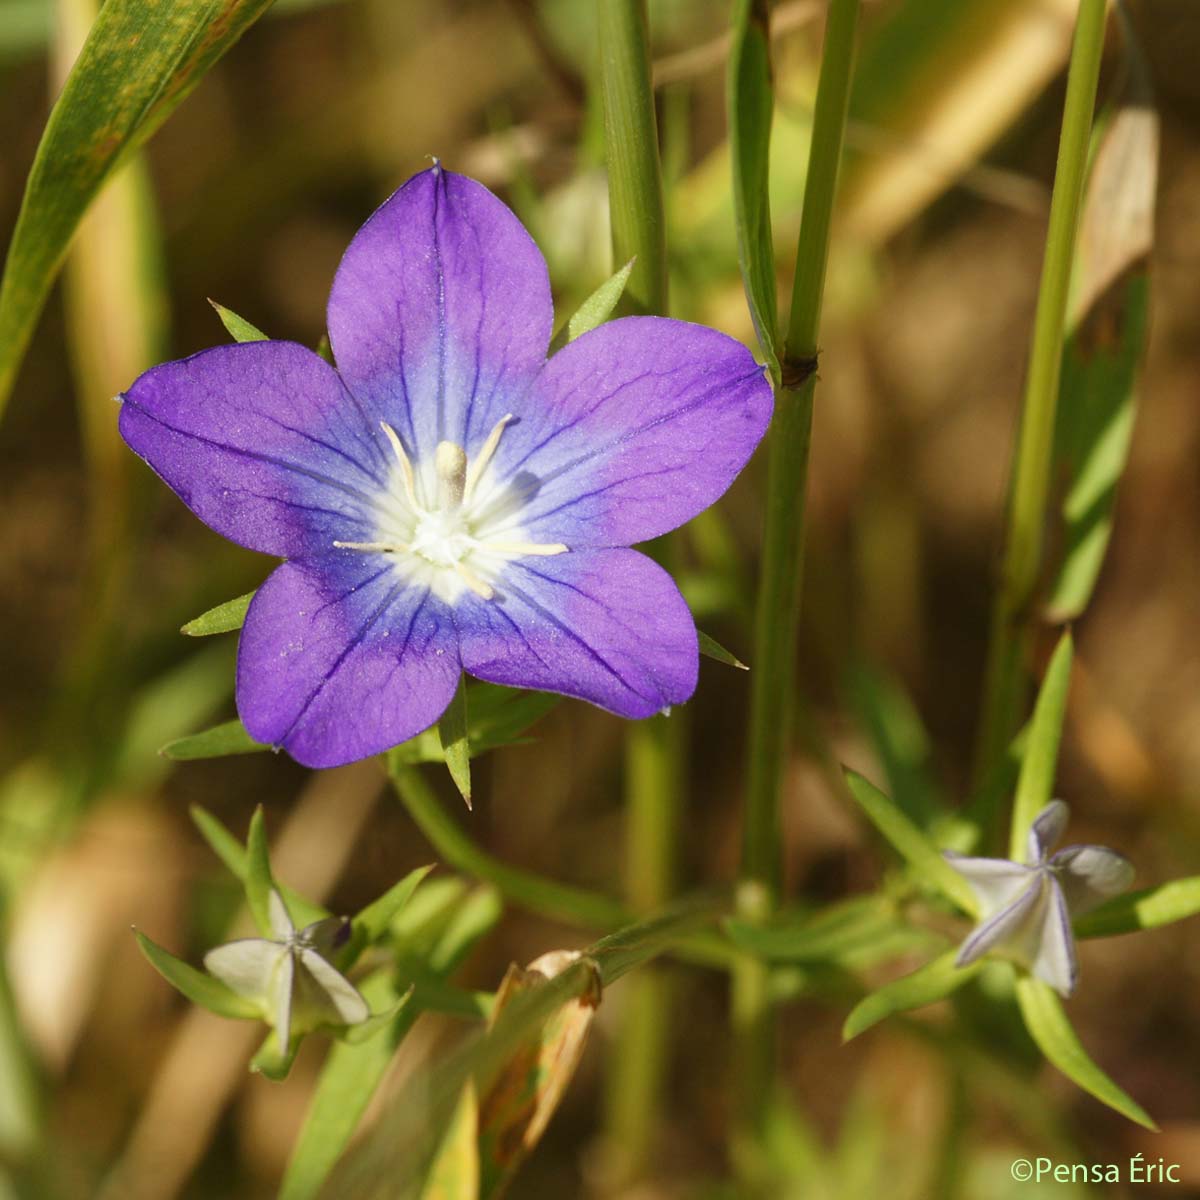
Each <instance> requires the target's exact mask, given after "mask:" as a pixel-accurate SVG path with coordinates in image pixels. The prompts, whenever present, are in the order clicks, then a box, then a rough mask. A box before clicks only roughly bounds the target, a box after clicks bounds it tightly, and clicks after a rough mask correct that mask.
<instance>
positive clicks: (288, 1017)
mask: <svg viewBox="0 0 1200 1200" xmlns="http://www.w3.org/2000/svg"><path fill="white" fill-rule="evenodd" d="M273 986H274V988H275V992H274V994H273V996H272V1008H274V1010H275V1039H276V1041H277V1042H278V1043H279V1049H280V1050H281V1051H282V1052H283V1053H284V1054H286V1053H287V1052H288V1047H289V1045H290V1044H291V1040H292V1000H293V999H294V995H293V993H294V992H295V989H296V959H295V957H294V956H293V954H292V952H291V950H288V951H287V952H286V953H285V954H284V956H283V958H282V959H280V961H279V967H278V969H277V970H276V972H275V978H274V980H273Z"/></svg>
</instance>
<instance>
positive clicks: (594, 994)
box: [479, 950, 600, 1200]
mask: <svg viewBox="0 0 1200 1200" xmlns="http://www.w3.org/2000/svg"><path fill="white" fill-rule="evenodd" d="M578 959H579V954H578V952H577V951H574V950H555V951H552V952H551V953H549V954H543V955H542V956H541V958H539V959H537V960H535V961H534V962H532V963H530V964H529V966H528V967H527V968H522V967H518V966H516V965H515V964H514V965H512V966H510V967H509V969H508V973H507V974H506V975H505V977H504V981H503V982H502V983H501V985H500V989H499V991H498V992H497V993H496V1002H495V1005H494V1007H493V1009H492V1023H493V1024H494V1023H495V1021H496V1018H497V1016H498V1015H499V1014H500V1013H501V1012H503V1010H504V1008H505V1006H506V1005H507V1004H509V1003H510V1002H511V1001H512V1000H513V999H514V997H516V996H518V995H520V994H521V993H523V992H527V991H529V990H531V989H533V988H536V987H538V986H539V985H540V984H543V983H545V982H546V981H547V980H549V979H553V978H554V976H556V975H557V974H558V973H559V972H560V971H562V970H564V969H565V968H567V967H569V966H570V965H571V964H572V963H574V962H576V961H578ZM599 1003H600V980H599V976H598V975H597V976H596V977H595V979H594V986H593V987H592V988H590V989H589V990H588V991H587V992H586V993H585V994H583V995H582V996H579V997H578V998H576V999H573V1000H570V1001H568V1002H567V1003H566V1004H564V1005H563V1006H562V1007H561V1008H560V1009H559V1010H558V1011H557V1012H556V1013H555V1014H554V1016H552V1017H551V1018H550V1019H549V1020H548V1021H547V1022H546V1023H545V1025H543V1026H542V1028H541V1030H540V1032H539V1034H538V1035H537V1036H536V1037H535V1038H532V1039H531V1040H529V1041H528V1042H526V1043H525V1044H524V1045H523V1046H522V1047H521V1048H520V1049H519V1050H518V1051H517V1053H516V1054H514V1055H513V1057H512V1058H511V1059H510V1060H509V1061H508V1063H507V1064H506V1066H505V1067H504V1069H503V1070H502V1071H501V1072H500V1074H499V1075H498V1076H497V1078H496V1080H495V1081H494V1082H493V1084H492V1085H491V1087H490V1088H488V1090H487V1092H486V1093H485V1094H484V1095H483V1096H482V1097H481V1099H480V1103H479V1162H480V1187H479V1196H480V1200H493V1198H494V1197H498V1196H501V1195H502V1194H503V1193H504V1191H505V1190H506V1188H507V1187H508V1185H509V1184H510V1183H511V1182H512V1179H513V1176H514V1175H515V1174H516V1173H517V1170H518V1169H519V1168H520V1166H521V1164H522V1163H523V1162H524V1161H525V1159H526V1158H527V1157H528V1156H529V1154H530V1152H531V1151H532V1150H533V1148H534V1146H536V1145H537V1143H538V1141H539V1140H540V1139H541V1136H542V1134H543V1133H545V1131H546V1126H547V1125H548V1124H549V1123H550V1118H551V1117H552V1116H553V1115H554V1111H555V1109H556V1108H558V1104H559V1101H560V1100H561V1099H562V1097H563V1093H564V1092H565V1091H566V1089H567V1085H568V1084H569V1083H570V1082H571V1078H572V1076H573V1075H574V1074H575V1068H576V1067H577V1066H578V1065H579V1058H580V1056H581V1055H582V1053H583V1047H584V1044H585V1043H586V1041H587V1035H588V1030H589V1028H590V1027H591V1023H592V1017H593V1015H594V1014H595V1011H596V1006H597V1005H598V1004H599Z"/></svg>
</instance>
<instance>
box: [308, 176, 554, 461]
mask: <svg viewBox="0 0 1200 1200" xmlns="http://www.w3.org/2000/svg"><path fill="white" fill-rule="evenodd" d="M553 319H554V310H553V305H552V303H551V299H550V281H549V277H548V275H547V272H546V264H545V261H544V260H543V258H542V255H541V252H540V251H539V250H538V248H537V247H536V246H535V245H534V244H533V241H532V239H531V238H530V237H529V234H528V233H526V232H525V229H524V228H523V226H522V225H521V223H520V221H518V220H517V218H516V217H515V216H514V215H513V213H512V212H511V211H510V210H509V209H508V208H507V207H506V206H505V205H504V204H502V203H501V202H500V201H499V200H498V199H497V198H496V197H495V196H493V195H492V193H491V192H489V191H488V190H487V188H485V187H484V186H483V185H482V184H479V183H476V182H475V181H474V180H473V179H468V178H466V177H465V176H463V175H455V174H453V173H452V172H450V171H445V170H442V168H441V167H440V166H434V167H433V168H432V169H431V170H428V171H424V172H422V173H421V174H419V175H414V176H413V177H412V178H411V179H410V180H409V181H408V182H407V183H406V184H404V186H403V187H401V188H400V190H399V191H397V192H396V193H395V194H394V195H393V196H392V197H391V199H389V200H387V201H385V202H384V204H383V205H382V206H381V207H380V208H379V209H377V210H376V211H375V213H374V214H373V215H372V216H371V217H370V218H369V219H368V220H367V222H366V224H365V225H363V227H362V228H361V229H360V230H359V231H358V233H357V234H355V236H354V240H353V241H352V242H351V243H350V246H349V248H348V249H347V251H346V253H345V256H344V257H343V258H342V262H341V265H340V266H339V267H338V271H337V275H336V277H335V278H334V281H333V289H332V291H331V292H330V296H329V311H328V323H329V338H330V342H331V344H332V346H333V352H334V357H335V358H336V359H337V364H338V369H339V370H340V371H341V374H342V377H343V378H344V379H345V381H346V385H347V387H349V389H350V390H351V391H352V392H353V393H354V395H355V396H356V397H357V398H358V399H359V400H360V401H361V402H362V403H363V404H364V405H366V406H367V407H368V408H369V409H370V410H371V412H372V414H373V417H374V423H376V424H377V423H378V421H379V420H385V421H387V422H388V423H389V424H390V425H392V426H393V427H394V428H395V429H396V430H397V432H398V433H399V434H400V435H401V437H402V438H403V439H404V440H405V441H406V442H407V449H408V451H409V453H410V455H412V456H413V457H414V458H415V459H417V460H424V459H427V458H429V457H431V456H432V453H433V450H434V447H435V446H436V445H437V443H438V442H439V441H443V440H449V441H452V442H456V443H458V444H459V445H461V446H464V447H466V448H467V450H468V452H474V451H475V450H476V449H477V447H478V445H479V444H481V443H482V442H483V440H484V439H485V438H486V437H487V434H488V432H489V431H490V430H491V428H492V427H493V426H494V425H495V424H496V422H497V421H498V420H500V418H501V417H503V416H504V415H505V414H506V413H508V412H509V411H511V406H512V405H513V404H515V402H516V400H517V399H519V397H520V395H521V393H522V392H524V391H525V389H526V388H527V387H528V385H529V383H530V381H531V380H532V378H533V376H534V375H535V374H536V373H537V371H538V370H539V369H540V368H541V365H542V362H543V361H544V359H545V357H546V348H547V346H548V345H549V341H550V328H551V324H552V322H553Z"/></svg>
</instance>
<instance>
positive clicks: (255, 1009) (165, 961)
mask: <svg viewBox="0 0 1200 1200" xmlns="http://www.w3.org/2000/svg"><path fill="white" fill-rule="evenodd" d="M134 934H135V936H136V937H137V941H138V946H140V947H141V951H142V953H143V954H144V955H145V956H146V957H147V958H148V959H149V960H150V965H151V966H152V967H154V969H155V970H156V971H157V972H158V973H159V974H160V975H161V976H162V977H163V978H164V979H165V980H166V981H167V982H168V983H169V984H170V985H171V986H172V987H173V988H175V989H176V990H177V991H180V992H182V993H183V994H184V995H185V996H186V997H187V998H188V999H189V1000H190V1001H191V1002H192V1003H193V1004H198V1005H200V1007H201V1008H207V1009H208V1011H209V1012H214V1013H216V1014H217V1015H218V1016H220V1017H237V1018H241V1019H247V1018H249V1019H251V1020H260V1019H261V1018H262V1015H263V1013H262V1009H261V1008H260V1007H259V1005H257V1004H256V1003H255V1002H254V1001H253V1000H251V999H249V998H248V997H246V996H239V995H238V994H237V993H236V992H235V991H233V989H232V988H229V987H226V985H225V984H223V983H222V982H221V981H220V980H219V979H214V978H213V976H211V975H208V974H206V973H205V972H204V971H200V970H197V969H196V968H195V967H193V966H191V965H189V964H188V963H185V962H184V961H183V959H181V958H176V957H175V955H173V954H171V953H170V952H169V951H167V950H164V949H163V948H162V947H161V946H160V945H158V944H157V943H156V942H153V941H151V940H150V938H148V937H147V936H146V935H145V934H144V933H141V932H140V931H138V930H134Z"/></svg>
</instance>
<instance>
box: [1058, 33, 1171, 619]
mask: <svg viewBox="0 0 1200 1200" xmlns="http://www.w3.org/2000/svg"><path fill="white" fill-rule="evenodd" d="M1125 45H1126V49H1127V53H1128V54H1129V55H1130V56H1131V61H1130V63H1129V66H1130V68H1131V70H1130V79H1131V85H1132V86H1131V91H1130V94H1129V96H1128V97H1127V100H1126V102H1125V103H1123V104H1122V105H1121V106H1120V107H1119V108H1118V109H1117V110H1116V111H1115V112H1113V113H1110V114H1108V118H1107V119H1102V120H1101V121H1099V122H1097V131H1098V132H1097V135H1096V139H1097V147H1096V151H1095V154H1094V156H1093V161H1092V167H1091V172H1090V175H1089V179H1088V189H1087V196H1086V199H1085V202H1084V209H1083V214H1082V216H1081V219H1080V232H1079V244H1078V249H1077V251H1076V258H1075V267H1074V279H1073V292H1074V296H1073V304H1072V311H1071V313H1070V315H1069V327H1068V338H1067V342H1066V345H1065V346H1064V349H1063V366H1062V382H1061V385H1060V388H1061V393H1060V400H1059V422H1058V430H1057V438H1056V443H1055V453H1056V457H1057V458H1058V461H1059V468H1060V470H1062V471H1063V474H1065V475H1066V477H1067V488H1066V490H1065V493H1064V499H1063V505H1062V517H1063V524H1064V528H1065V536H1064V550H1063V557H1062V562H1061V563H1060V565H1059V569H1058V575H1057V578H1056V579H1055V582H1054V586H1053V589H1052V591H1051V595H1050V599H1049V601H1048V605H1047V608H1048V610H1049V614H1050V616H1051V619H1052V620H1056V621H1067V620H1071V619H1073V618H1074V617H1077V616H1079V614H1080V613H1082V612H1083V611H1084V609H1085V608H1086V607H1087V605H1088V602H1089V600H1090V599H1091V595H1092V591H1093V590H1094V588H1095V586H1096V579H1097V577H1098V575H1099V573H1100V567H1101V565H1102V563H1103V561H1104V554H1105V551H1106V550H1107V548H1108V541H1109V536H1110V534H1111V532H1112V524H1113V508H1114V505H1115V503H1116V493H1117V484H1118V483H1119V481H1120V478H1121V475H1122V474H1123V472H1124V470H1125V464H1126V462H1127V461H1128V458H1129V445H1130V441H1131V440H1132V436H1133V425H1134V416H1135V408H1136V395H1135V389H1136V382H1137V376H1138V370H1139V367H1140V364H1141V360H1142V356H1143V353H1144V351H1145V347H1146V336H1147V331H1148V325H1149V322H1148V309H1149V293H1150V280H1149V271H1148V264H1149V261H1150V256H1151V251H1152V250H1153V246H1154V206H1155V193H1156V189H1157V182H1158V143H1159V128H1158V125H1159V122H1158V114H1157V113H1156V112H1155V110H1154V105H1153V98H1152V96H1151V94H1150V89H1149V87H1148V85H1147V84H1146V83H1145V78H1144V67H1143V65H1142V64H1141V62H1140V61H1138V59H1137V50H1136V48H1135V47H1134V46H1133V44H1132V43H1130V42H1129V41H1128V40H1126V42H1125Z"/></svg>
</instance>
